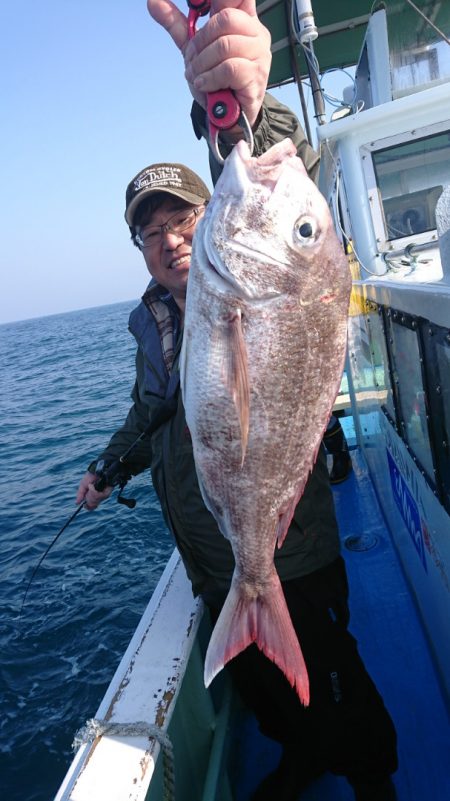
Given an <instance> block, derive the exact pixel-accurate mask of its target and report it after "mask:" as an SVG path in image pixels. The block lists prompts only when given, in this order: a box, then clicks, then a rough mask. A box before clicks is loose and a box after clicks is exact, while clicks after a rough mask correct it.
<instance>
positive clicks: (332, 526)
mask: <svg viewBox="0 0 450 801" xmlns="http://www.w3.org/2000/svg"><path fill="white" fill-rule="evenodd" d="M193 121H194V126H195V129H196V132H197V134H198V133H200V134H201V133H202V131H203V132H205V128H204V127H202V126H204V113H203V112H202V110H201V109H200V107H196V105H195V104H194V108H193ZM285 136H290V137H291V138H292V139H293V141H294V142H295V144H296V145H297V147H298V152H299V155H300V156H301V157H302V159H303V160H304V163H305V166H306V167H307V169H308V170H309V172H310V174H311V175H313V176H314V177H315V173H317V167H318V157H317V155H316V154H315V153H314V151H313V150H312V149H311V148H310V147H309V145H308V144H307V142H306V140H305V137H304V134H303V131H302V129H301V128H300V125H299V123H298V120H297V119H296V117H295V116H294V115H293V114H292V113H291V112H290V111H289V110H288V109H287V108H286V107H285V106H282V105H281V104H280V103H278V102H277V101H276V100H275V99H274V98H272V97H271V96H270V95H266V99H265V102H264V107H263V114H262V119H261V122H260V124H259V126H258V129H257V131H256V133H255V152H256V154H257V155H259V154H261V153H262V152H264V151H265V150H267V149H268V148H269V147H270V146H271V145H272V144H274V143H275V142H277V141H280V140H281V139H283V138H284V137H285ZM214 169H215V167H214ZM217 177H218V175H217V174H213V178H217ZM160 313H162V314H163V315H165V316H166V318H167V317H169V318H170V320H171V324H172V329H173V343H172V344H173V353H171V355H170V361H169V363H168V362H167V358H165V355H164V354H163V352H162V346H161V340H160V337H159V331H158V324H157V319H156V318H157V317H158V315H159V314H160ZM129 327H130V331H131V332H132V334H133V335H134V337H135V339H136V341H137V345H138V349H137V354H136V383H135V385H134V388H133V391H132V399H133V406H132V408H131V409H130V411H129V413H128V416H127V418H126V421H125V423H124V425H123V426H122V428H120V429H119V430H118V431H117V432H116V433H115V434H114V436H113V437H112V439H111V441H110V443H109V444H108V446H107V448H106V450H105V451H104V452H103V453H102V454H101V456H100V457H99V459H100V458H101V459H104V460H105V461H106V462H108V461H112V460H113V459H115V458H117V457H118V456H120V454H122V453H123V452H124V451H125V450H126V449H127V448H128V447H129V446H130V445H131V443H132V442H133V441H134V440H135V439H136V437H137V436H138V435H139V433H141V432H142V431H143V430H144V428H145V427H146V426H147V425H148V424H149V422H150V421H151V419H152V416H153V415H154V414H155V412H156V410H158V409H160V408H161V406H162V405H164V404H165V403H166V402H167V400H168V399H171V398H175V399H176V411H175V413H174V414H173V416H172V417H171V418H170V419H169V420H168V421H167V422H165V423H164V424H163V425H161V426H160V427H159V428H158V429H157V430H156V431H155V432H154V433H153V435H152V436H151V438H149V437H146V438H145V439H144V440H143V441H142V443H141V444H140V445H139V447H138V448H136V449H135V450H134V451H133V454H132V458H131V461H130V462H129V465H130V469H131V472H132V473H133V474H138V473H140V472H142V471H143V470H145V469H146V468H148V467H150V468H151V473H152V479H153V486H154V488H155V491H156V493H157V495H158V497H159V500H160V503H161V508H162V512H163V515H164V518H165V520H166V523H167V525H168V527H169V528H170V530H171V531H172V534H173V536H174V538H175V541H176V544H177V546H178V549H179V551H180V554H181V556H182V559H183V562H184V564H185V567H186V570H187V573H188V576H189V578H190V580H191V582H192V587H193V592H194V594H195V595H198V594H201V595H203V596H204V597H205V599H206V600H211V601H214V600H215V601H217V600H220V599H221V598H222V596H223V595H224V594H225V593H226V592H227V589H228V586H229V584H230V580H231V575H232V572H233V567H234V559H233V553H232V550H231V546H230V544H229V542H228V540H226V539H225V537H223V536H222V535H221V534H220V532H219V529H218V527H217V524H216V522H215V520H214V518H213V517H212V515H211V514H210V512H209V511H208V510H207V509H206V507H205V505H204V503H203V499H202V497H201V493H200V489H199V486H198V482H197V476H196V472H195V465H194V459H193V452H192V442H191V438H190V434H189V430H188V428H187V425H186V420H185V415H184V408H183V404H182V400H181V393H180V390H179V373H178V363H179V355H180V349H181V331H180V326H179V318H178V309H177V306H176V304H175V303H174V301H173V298H172V297H171V296H170V295H168V293H167V292H165V290H163V289H162V288H161V287H159V286H158V285H157V284H155V283H154V282H151V284H150V286H149V287H148V289H147V291H146V293H145V294H144V296H143V299H142V302H141V303H140V304H139V306H138V307H137V308H136V309H135V310H134V311H133V312H132V313H131V315H130V326H129ZM165 328H166V329H167V326H166V327H165ZM166 356H167V354H166ZM172 359H173V361H172ZM338 554H339V536H338V531H337V525H336V520H335V515H334V506H333V499H332V494H331V489H330V486H329V479H328V470H327V466H326V457H325V454H324V450H323V448H322V449H321V452H320V454H319V457H318V460H317V463H316V465H315V467H314V470H313V472H312V474H311V477H310V479H309V481H308V484H307V486H306V489H305V492H304V494H303V497H302V499H301V500H300V502H299V504H298V506H297V509H296V511H295V514H294V518H293V520H292V523H291V526H290V529H289V532H288V535H287V537H286V540H285V542H284V544H283V547H282V548H281V549H280V550H278V549H277V551H276V553H275V564H276V567H277V570H278V572H279V575H280V578H281V579H282V580H289V579H293V578H297V577H298V576H301V575H306V574H308V573H311V572H313V571H314V570H317V569H319V568H321V567H324V566H326V565H327V564H329V563H330V562H332V561H333V560H334V559H335V558H336V557H337V556H338Z"/></svg>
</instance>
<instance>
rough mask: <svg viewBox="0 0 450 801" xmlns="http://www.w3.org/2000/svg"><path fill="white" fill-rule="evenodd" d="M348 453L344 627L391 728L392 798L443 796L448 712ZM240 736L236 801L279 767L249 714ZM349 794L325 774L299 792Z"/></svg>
mask: <svg viewBox="0 0 450 801" xmlns="http://www.w3.org/2000/svg"><path fill="white" fill-rule="evenodd" d="M351 455H352V460H353V467H354V470H353V473H352V474H351V476H350V477H349V479H348V480H347V481H345V482H343V483H342V484H340V485H339V486H337V487H335V488H334V490H333V492H334V497H335V503H336V511H337V516H338V521H339V528H340V534H341V540H342V553H343V556H344V558H345V562H346V565H347V570H348V575H349V583H350V610H351V621H350V629H351V631H352V634H353V635H354V636H355V637H356V639H357V641H358V644H359V649H360V653H361V655H362V657H363V659H364V661H365V664H366V666H367V668H368V670H369V672H370V674H371V676H372V678H373V679H374V681H375V683H376V685H377V687H378V689H379V690H380V692H381V695H382V696H383V699H384V701H385V704H386V706H387V708H388V709H389V712H390V714H391V716H392V718H393V720H394V722H395V726H396V729H397V734H398V750H399V762H400V766H399V769H398V771H397V773H396V774H395V776H394V782H395V785H396V788H397V793H398V801H424V799H428V798H432V799H433V801H449V799H450V765H449V754H450V726H449V718H448V710H447V707H446V704H445V701H444V698H443V694H442V691H441V687H440V684H439V680H438V677H437V672H436V670H435V667H434V665H433V662H432V659H431V655H430V651H429V648H428V643H427V640H426V637H425V634H424V631H423V628H422V625H421V622H420V618H419V615H418V612H417V609H416V606H415V604H414V601H413V599H412V596H411V593H410V590H409V588H408V585H407V583H406V580H405V576H404V573H403V570H402V567H401V565H400V562H399V559H398V557H397V553H396V551H395V547H394V546H393V544H392V540H391V537H390V534H389V531H388V529H387V528H386V525H385V521H384V518H383V516H382V514H381V511H380V508H379V505H378V501H377V498H376V495H375V492H374V489H373V486H372V482H371V479H370V476H369V474H368V471H367V468H366V466H365V463H364V460H363V458H362V456H361V454H360V452H359V451H358V450H352V451H351ZM349 546H350V547H349ZM350 548H351V549H350ZM240 737H241V744H240V746H241V747H240V752H241V759H240V763H239V768H240V783H239V787H238V790H237V793H236V801H248V799H249V797H250V794H251V792H252V790H253V789H254V788H255V786H256V785H257V784H258V782H259V781H260V780H261V778H262V777H263V776H264V775H265V774H267V773H268V772H270V770H271V769H273V767H274V766H275V765H276V764H277V760H278V757H279V753H280V750H279V747H278V746H277V745H276V744H272V743H271V742H270V741H269V740H267V739H266V738H265V737H263V736H262V735H261V734H260V733H259V732H258V730H257V726H256V722H255V720H254V719H253V718H252V717H250V716H248V717H247V718H246V719H245V721H244V725H243V726H242V728H241V735H240ZM353 798H354V796H353V792H352V790H351V788H350V786H349V785H348V783H347V781H346V780H345V779H344V778H342V777H335V776H333V775H331V774H326V775H324V776H323V777H322V778H321V779H320V780H318V781H316V782H314V784H312V785H311V786H310V787H309V788H308V789H307V790H305V791H304V793H303V794H302V796H301V799H302V801H353Z"/></svg>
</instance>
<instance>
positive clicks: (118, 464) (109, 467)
mask: <svg viewBox="0 0 450 801" xmlns="http://www.w3.org/2000/svg"><path fill="white" fill-rule="evenodd" d="M95 474H96V476H98V478H97V480H96V481H95V483H94V488H95V489H96V490H97V492H103V490H104V489H105V488H106V487H119V494H118V496H117V502H118V503H122V504H123V505H124V506H126V507H128V509H134V507H135V506H136V500H135V499H134V498H125V497H124V495H123V494H122V492H123V490H124V488H125V485H126V484H127V483H128V482H129V480H130V479H131V477H132V476H131V473H130V472H129V470H127V468H126V467H125V465H124V464H123V462H122V458H119V459H116V460H115V461H114V462H105V461H104V459H100V460H99V461H98V462H97V465H96V467H95Z"/></svg>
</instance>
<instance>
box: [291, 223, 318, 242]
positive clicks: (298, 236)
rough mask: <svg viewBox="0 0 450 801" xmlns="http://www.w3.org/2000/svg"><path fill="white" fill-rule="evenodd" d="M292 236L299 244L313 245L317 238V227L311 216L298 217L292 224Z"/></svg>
mask: <svg viewBox="0 0 450 801" xmlns="http://www.w3.org/2000/svg"><path fill="white" fill-rule="evenodd" d="M294 238H295V240H296V241H297V242H300V244H301V245H313V244H314V242H315V241H316V239H317V227H316V223H315V220H313V219H312V218H311V217H299V219H298V220H297V221H296V222H295V225H294Z"/></svg>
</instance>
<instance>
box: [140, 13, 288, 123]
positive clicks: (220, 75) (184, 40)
mask: <svg viewBox="0 0 450 801" xmlns="http://www.w3.org/2000/svg"><path fill="white" fill-rule="evenodd" d="M147 7H148V10H149V13H150V15H151V16H152V17H153V19H154V20H156V22H158V23H159V24H160V25H162V27H163V28H165V30H166V31H167V32H168V33H169V34H170V36H171V37H172V39H173V41H174V42H175V44H176V46H177V47H178V48H179V50H181V52H182V54H183V57H184V63H185V77H186V80H187V82H188V84H189V88H190V90H191V93H192V95H193V97H194V98H195V99H196V100H197V101H198V102H199V103H200V105H201V106H203V108H205V109H206V97H205V94H206V93H207V92H216V91H219V90H220V89H232V90H233V91H234V93H235V95H236V97H237V99H238V101H239V104H240V106H241V108H242V110H243V111H244V112H245V114H246V116H247V119H248V121H249V123H250V125H254V123H255V122H256V120H257V117H258V114H259V111H260V108H261V106H262V102H263V99H264V93H265V91H266V87H267V81H268V78H269V71H270V64H271V60H272V56H271V53H270V33H269V31H268V30H267V28H265V27H264V25H262V24H261V23H260V21H259V19H258V17H257V15H256V6H255V0H211V16H210V17H209V18H208V20H207V22H206V23H205V24H204V25H203V26H202V27H201V28H199V30H198V31H197V33H196V34H195V36H194V37H193V39H191V40H190V41H189V38H188V24H187V15H186V14H184V13H182V12H181V11H180V9H179V8H177V6H176V5H174V3H172V2H171V0H147ZM186 8H187V3H186Z"/></svg>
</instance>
